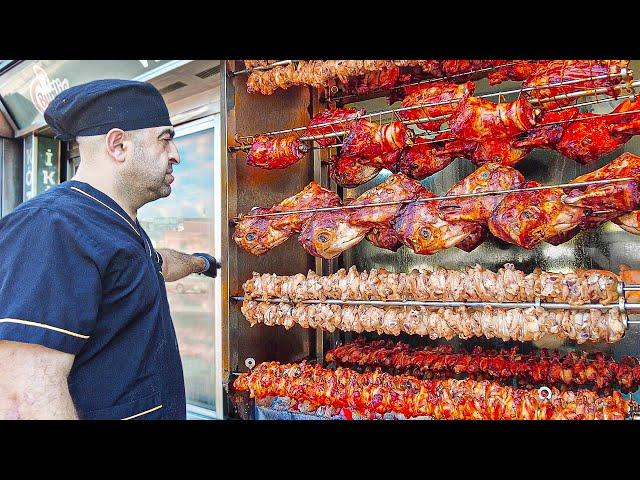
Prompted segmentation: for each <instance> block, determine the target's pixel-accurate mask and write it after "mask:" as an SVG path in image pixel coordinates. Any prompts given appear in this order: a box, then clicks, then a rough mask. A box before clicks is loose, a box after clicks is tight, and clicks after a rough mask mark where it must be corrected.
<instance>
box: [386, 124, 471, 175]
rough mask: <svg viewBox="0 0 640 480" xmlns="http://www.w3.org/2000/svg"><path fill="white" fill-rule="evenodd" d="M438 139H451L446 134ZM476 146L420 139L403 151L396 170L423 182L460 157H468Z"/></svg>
mask: <svg viewBox="0 0 640 480" xmlns="http://www.w3.org/2000/svg"><path fill="white" fill-rule="evenodd" d="M438 137H441V138H450V136H449V135H448V134H446V133H444V134H440V135H438V136H436V139H438ZM475 146H476V144H475V142H467V141H464V140H447V141H442V142H432V141H429V143H425V140H423V139H422V138H419V139H418V140H417V141H416V143H415V144H414V145H412V146H410V147H405V148H403V149H402V153H401V154H400V158H399V160H398V163H397V165H396V170H397V171H398V172H401V173H404V174H405V175H408V176H409V177H411V178H414V179H416V180H423V179H425V178H427V177H428V176H430V175H433V174H434V173H437V172H439V171H440V170H442V169H444V168H446V167H447V166H448V165H449V164H450V163H451V162H453V161H454V160H455V159H456V158H457V157H458V156H460V157H464V156H466V155H467V154H468V152H470V151H472V150H473V149H474V148H475Z"/></svg>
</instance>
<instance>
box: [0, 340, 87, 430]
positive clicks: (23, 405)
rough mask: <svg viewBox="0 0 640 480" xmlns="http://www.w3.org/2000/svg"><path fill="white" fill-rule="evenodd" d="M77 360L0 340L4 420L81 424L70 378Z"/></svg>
mask: <svg viewBox="0 0 640 480" xmlns="http://www.w3.org/2000/svg"><path fill="white" fill-rule="evenodd" d="M73 359H74V356H73V355H71V354H68V353H64V352H59V351H57V350H53V349H50V348H47V347H43V346H42V345H37V344H30V343H21V342H12V341H8V340H0V419H3V420H17V419H33V420H36V419H37V420H52V419H60V420H62V419H65V420H77V419H78V414H77V413H76V410H75V407H74V406H73V401H72V400H71V395H70V394H69V386H68V384H67V377H68V376H69V371H70V370H71V366H72V365H73Z"/></svg>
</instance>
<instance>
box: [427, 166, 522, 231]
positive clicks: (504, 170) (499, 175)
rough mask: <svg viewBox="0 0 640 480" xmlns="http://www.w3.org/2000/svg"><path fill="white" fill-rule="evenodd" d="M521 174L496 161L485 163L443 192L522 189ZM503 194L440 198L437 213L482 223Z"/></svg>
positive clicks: (457, 193) (485, 221) (458, 219)
mask: <svg viewBox="0 0 640 480" xmlns="http://www.w3.org/2000/svg"><path fill="white" fill-rule="evenodd" d="M524 184H525V179H524V176H523V175H522V174H521V173H520V172H519V171H517V170H516V169H515V168H512V167H506V166H502V165H499V164H497V163H486V164H484V165H483V166H481V167H480V168H478V169H476V170H475V171H474V172H473V173H471V175H468V176H467V177H466V178H463V179H462V180H460V181H459V182H458V183H456V184H455V185H453V186H452V187H451V188H450V189H449V190H448V191H447V193H446V195H464V194H470V193H481V192H490V191H496V190H510V189H515V188H522V186H523V185H524ZM505 195H506V194H502V195H486V196H484V197H470V198H456V199H452V200H442V201H440V205H439V212H440V216H441V217H442V218H443V219H444V220H447V221H450V222H455V221H461V220H462V221H468V222H479V223H482V224H484V225H486V224H487V222H488V221H489V217H490V216H491V214H492V212H493V211H494V210H495V208H496V206H497V205H498V204H499V203H500V201H502V199H503V198H504V196H505Z"/></svg>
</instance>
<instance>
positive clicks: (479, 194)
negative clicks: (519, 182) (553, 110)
mask: <svg viewBox="0 0 640 480" xmlns="http://www.w3.org/2000/svg"><path fill="white" fill-rule="evenodd" d="M633 180H636V179H635V178H634V177H623V178H612V179H605V180H591V181H588V182H575V183H561V184H559V185H541V186H539V187H527V188H512V189H508V190H492V191H488V192H476V193H461V194H459V195H443V196H439V197H427V198H417V199H415V200H395V201H390V202H379V203H366V204H363V205H342V206H339V207H320V208H306V209H300V210H288V211H284V212H270V213H257V214H253V215H252V214H248V215H243V216H242V218H254V217H276V216H281V215H294V214H298V213H315V212H330V211H335V210H350V209H354V208H366V207H386V206H390V205H403V204H407V203H414V202H415V203H422V202H433V201H437V200H451V199H455V198H471V197H485V196H487V195H502V194H508V193H516V192H535V191H538V190H548V189H551V188H576V187H586V186H588V185H608V184H610V183H620V182H628V181H633ZM238 219H239V218H236V219H234V222H236V223H237V221H238Z"/></svg>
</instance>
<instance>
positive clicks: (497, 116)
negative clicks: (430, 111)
mask: <svg viewBox="0 0 640 480" xmlns="http://www.w3.org/2000/svg"><path fill="white" fill-rule="evenodd" d="M538 112H539V111H538V110H536V109H535V108H534V107H533V106H532V105H531V104H530V103H529V102H528V101H527V100H525V99H524V98H519V99H517V100H514V101H513V102H509V103H493V102H490V101H488V100H483V99H481V98H477V97H467V98H465V99H464V100H462V101H461V102H459V103H458V107H457V108H456V110H455V111H454V112H453V114H452V115H451V120H450V121H449V128H450V129H451V133H452V135H453V136H455V137H456V138H459V139H463V140H474V141H478V142H480V141H486V140H497V139H501V138H511V137H514V136H515V135H517V134H518V133H521V132H523V131H525V130H528V129H530V128H531V127H533V126H535V124H536V117H537V115H538V114H539V113H538Z"/></svg>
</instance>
